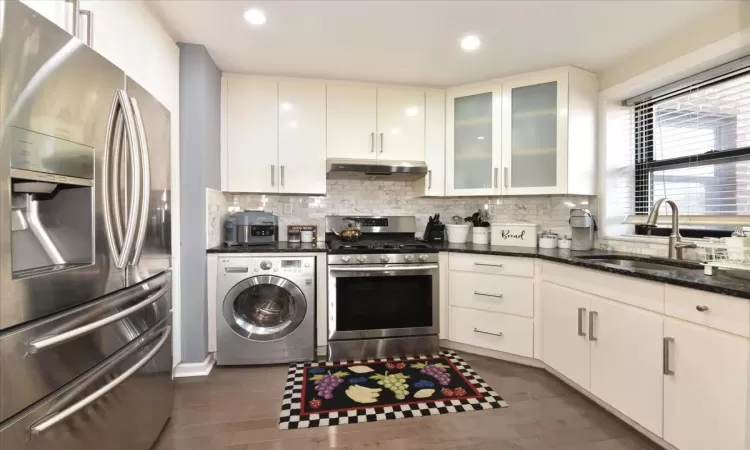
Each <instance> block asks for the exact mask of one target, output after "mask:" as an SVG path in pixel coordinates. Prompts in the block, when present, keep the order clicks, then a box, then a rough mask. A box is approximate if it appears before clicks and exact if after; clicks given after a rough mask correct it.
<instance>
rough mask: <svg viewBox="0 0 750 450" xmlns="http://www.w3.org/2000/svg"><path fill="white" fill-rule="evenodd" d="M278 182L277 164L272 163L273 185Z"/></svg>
mask: <svg viewBox="0 0 750 450" xmlns="http://www.w3.org/2000/svg"><path fill="white" fill-rule="evenodd" d="M274 184H276V165H274V164H271V186H273V185H274Z"/></svg>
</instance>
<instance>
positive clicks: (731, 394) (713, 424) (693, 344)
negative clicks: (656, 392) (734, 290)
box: [664, 291, 750, 450]
mask: <svg viewBox="0 0 750 450" xmlns="http://www.w3.org/2000/svg"><path fill="white" fill-rule="evenodd" d="M695 292H696V293H697V291H695ZM743 301H746V300H743ZM664 338H665V342H664V345H665V346H666V347H665V349H664V350H665V354H666V358H665V367H664V369H665V370H664V372H665V374H664V440H665V441H667V442H669V443H670V444H672V445H674V446H675V447H677V448H679V449H680V450H705V449H722V450H744V449H746V448H748V447H745V445H746V443H745V434H746V427H747V425H748V411H747V399H748V354H750V342H749V341H748V340H747V339H746V338H744V337H741V336H735V335H731V334H729V333H725V332H722V331H719V330H712V329H710V328H706V327H703V326H700V325H694V324H690V323H686V322H683V321H681V320H674V319H670V318H667V319H665V320H664Z"/></svg>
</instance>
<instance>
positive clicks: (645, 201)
mask: <svg viewBox="0 0 750 450" xmlns="http://www.w3.org/2000/svg"><path fill="white" fill-rule="evenodd" d="M743 75H744V76H747V73H743V74H738V75H737V77H740V76H743ZM731 78H734V77H731ZM731 78H722V79H719V80H716V81H715V82H714V83H708V84H706V85H703V86H701V87H700V88H699V89H703V88H707V87H709V86H712V85H714V84H718V83H723V82H726V81H727V80H728V79H731ZM679 94H680V93H678V92H676V93H675V94H674V95H679ZM672 96H673V95H664V96H663V98H660V99H658V100H655V101H654V100H650V101H645V102H642V103H641V104H635V105H633V114H634V116H633V117H634V121H633V126H634V128H635V130H634V136H633V137H634V148H635V155H634V156H635V167H634V169H635V170H634V177H635V180H634V181H635V183H634V191H635V192H634V198H635V215H636V216H644V215H648V214H649V213H650V209H651V207H652V206H653V204H654V201H655V199H654V195H653V186H654V178H653V173H654V172H656V171H664V170H670V169H681V168H686V167H699V166H705V165H711V166H715V165H718V164H723V163H731V162H735V161H747V160H750V146H748V147H738V148H731V149H726V150H716V148H717V147H720V146H719V145H717V144H719V142H718V139H721V136H722V135H721V133H716V135H715V136H716V137H715V139H716V140H717V141H716V142H715V145H714V148H713V149H712V150H710V151H708V152H705V153H701V154H697V155H691V156H679V157H675V158H669V159H660V160H655V159H654V106H655V105H656V104H658V103H660V102H661V101H667V100H669V98H670V97H672ZM717 119H719V120H721V119H728V120H730V121H733V123H732V122H730V123H726V122H725V123H721V122H720V121H718V122H717V123H719V125H717V126H716V127H715V129H716V128H719V127H720V126H726V125H729V126H732V125H733V126H734V127H735V128H736V125H737V119H736V118H732V116H726V117H720V116H717ZM729 228H730V227H729V226H728V227H727V229H723V228H688V227H680V230H679V231H680V234H681V235H682V236H684V237H689V238H707V237H726V236H730V235H731V233H732V231H731V229H729ZM671 232H672V228H671V227H656V228H652V227H648V226H646V225H636V227H635V233H636V234H637V235H652V236H669V235H670V234H671Z"/></svg>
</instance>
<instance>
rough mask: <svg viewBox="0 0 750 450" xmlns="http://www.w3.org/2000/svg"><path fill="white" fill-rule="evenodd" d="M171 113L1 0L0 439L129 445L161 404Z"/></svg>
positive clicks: (165, 396)
mask: <svg viewBox="0 0 750 450" xmlns="http://www.w3.org/2000/svg"><path fill="white" fill-rule="evenodd" d="M170 253H171V250H170V117H169V112H168V110H166V109H165V108H164V107H163V106H162V105H161V104H160V103H159V102H158V101H157V100H156V99H154V98H153V97H152V96H151V95H149V94H148V93H147V92H146V90H145V89H143V88H142V87H140V86H139V85H138V84H136V83H135V82H134V81H133V80H131V79H130V78H128V77H127V75H126V74H125V73H124V72H123V71H122V70H120V69H119V68H117V67H116V66H114V65H113V64H111V63H110V62H108V61H107V60H106V59H105V58H104V57H102V56H101V55H99V54H98V53H96V52H95V51H93V50H92V49H90V48H89V47H87V46H86V45H84V44H83V43H81V42H80V41H79V40H78V39H76V38H73V37H71V36H70V35H69V34H68V33H66V32H65V31H64V30H62V29H60V28H58V27H57V26H56V25H54V24H52V23H51V22H49V21H48V20H46V19H45V18H44V17H42V16H40V15H39V14H37V13H35V12H34V11H33V10H31V9H30V8H28V7H27V6H25V5H23V4H22V3H20V2H18V1H17V0H0V448H2V449H13V450H29V449H56V450H73V449H75V450H85V449H97V450H110V449H128V450H141V449H148V448H150V447H151V445H152V444H153V442H154V441H155V440H156V438H157V436H158V435H159V433H160V431H161V429H162V428H163V426H164V424H165V423H166V421H167V419H168V418H169V416H170V414H171V411H172V403H173V397H174V390H173V384H172V377H171V369H172V343H171V330H172V328H171V327H172V318H171V310H172V305H171V270H170V260H171V255H170Z"/></svg>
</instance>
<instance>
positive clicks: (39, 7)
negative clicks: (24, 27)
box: [21, 0, 73, 33]
mask: <svg viewBox="0 0 750 450" xmlns="http://www.w3.org/2000/svg"><path fill="white" fill-rule="evenodd" d="M21 3H23V4H24V5H26V6H28V7H29V8H31V9H33V10H34V11H36V12H38V13H39V14H41V15H42V16H44V17H45V18H47V19H48V20H50V21H51V22H53V23H54V24H55V25H57V26H58V27H60V28H62V29H63V30H66V31H67V32H68V33H70V32H71V30H72V26H73V5H72V4H71V3H70V2H66V1H65V0H21Z"/></svg>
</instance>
